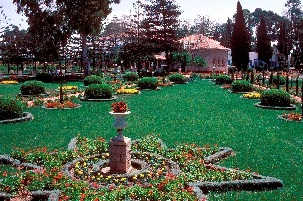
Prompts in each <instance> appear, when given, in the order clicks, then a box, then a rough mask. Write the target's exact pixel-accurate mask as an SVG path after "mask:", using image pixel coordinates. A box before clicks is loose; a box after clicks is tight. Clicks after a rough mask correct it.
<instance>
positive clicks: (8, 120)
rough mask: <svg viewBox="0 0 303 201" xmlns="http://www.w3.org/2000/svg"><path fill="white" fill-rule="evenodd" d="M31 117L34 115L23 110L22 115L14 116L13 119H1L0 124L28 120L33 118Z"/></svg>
mask: <svg viewBox="0 0 303 201" xmlns="http://www.w3.org/2000/svg"><path fill="white" fill-rule="evenodd" d="M33 119H34V116H33V115H32V114H31V113H29V112H23V113H22V117H20V118H15V119H5V120H1V121H0V124H11V123H18V122H23V121H29V120H33Z"/></svg>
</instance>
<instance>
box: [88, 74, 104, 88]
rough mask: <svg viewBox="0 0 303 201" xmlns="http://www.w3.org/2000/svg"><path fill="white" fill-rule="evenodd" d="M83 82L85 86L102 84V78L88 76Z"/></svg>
mask: <svg viewBox="0 0 303 201" xmlns="http://www.w3.org/2000/svg"><path fill="white" fill-rule="evenodd" d="M83 82H84V86H89V85H91V84H102V78H101V77H100V76H97V75H91V76H86V77H85V78H84V80H83Z"/></svg>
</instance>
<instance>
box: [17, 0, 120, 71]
mask: <svg viewBox="0 0 303 201" xmlns="http://www.w3.org/2000/svg"><path fill="white" fill-rule="evenodd" d="M13 1H14V3H17V7H18V12H24V13H25V15H26V16H27V17H28V18H29V21H31V19H33V18H35V16H37V14H39V13H42V12H47V13H56V17H57V18H59V17H61V20H60V21H56V23H55V24H53V26H54V27H60V28H59V29H58V31H61V32H62V33H63V35H64V36H65V37H64V38H62V45H63V46H64V45H66V40H67V37H69V36H68V35H67V34H65V33H71V31H75V32H77V33H79V34H80V36H81V39H82V62H83V66H84V75H85V76H86V75H89V72H90V67H89V59H88V56H87V50H88V46H87V37H88V36H89V35H93V34H97V33H99V31H100V28H101V22H102V21H103V20H104V19H105V18H106V17H107V15H108V14H110V12H111V8H110V7H109V6H110V5H111V4H112V3H119V2H120V1H119V0H78V1H72V0H56V1H55V0H27V1H22V0H13ZM35 20H39V18H35ZM57 23H58V24H57ZM29 26H31V23H30V24H29ZM38 31H39V30H38Z"/></svg>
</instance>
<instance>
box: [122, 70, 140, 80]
mask: <svg viewBox="0 0 303 201" xmlns="http://www.w3.org/2000/svg"><path fill="white" fill-rule="evenodd" d="M123 79H124V80H125V81H128V82H133V81H138V79H139V75H138V73H135V72H127V73H125V74H124V76H123Z"/></svg>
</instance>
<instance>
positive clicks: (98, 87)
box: [84, 84, 113, 99]
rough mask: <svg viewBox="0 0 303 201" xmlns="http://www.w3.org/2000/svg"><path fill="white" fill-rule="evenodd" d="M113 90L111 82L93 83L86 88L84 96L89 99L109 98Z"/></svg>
mask: <svg viewBox="0 0 303 201" xmlns="http://www.w3.org/2000/svg"><path fill="white" fill-rule="evenodd" d="M112 91H113V90H112V86H111V85H109V84H91V85H89V86H88V87H87V88H86V89H85V93H84V96H86V98H89V99H108V98H111V97H112Z"/></svg>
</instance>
